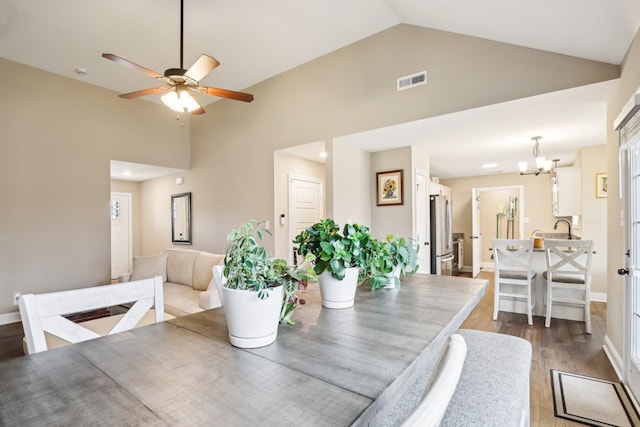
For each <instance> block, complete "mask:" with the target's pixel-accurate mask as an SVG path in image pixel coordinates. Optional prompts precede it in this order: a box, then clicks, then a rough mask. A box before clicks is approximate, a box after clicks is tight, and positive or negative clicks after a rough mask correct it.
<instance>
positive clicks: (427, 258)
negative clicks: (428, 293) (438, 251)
mask: <svg viewBox="0 0 640 427" xmlns="http://www.w3.org/2000/svg"><path fill="white" fill-rule="evenodd" d="M418 176H420V177H422V178H423V182H424V189H420V188H419V187H418ZM415 182H416V193H415V194H416V203H415V204H414V206H415V211H414V225H413V230H414V235H413V238H414V239H415V241H416V242H417V243H418V244H420V242H422V246H421V247H419V248H418V260H419V262H418V268H419V270H418V272H420V273H430V272H431V254H430V250H429V248H430V246H429V245H430V244H431V243H430V242H429V224H431V218H430V213H429V175H428V174H427V172H426V171H424V170H422V169H418V168H416V169H415ZM419 194H422V195H423V196H424V197H423V201H424V203H423V206H422V208H423V209H424V212H420V211H419V208H420V206H419V205H418V203H417V199H418V195H419ZM421 217H422V218H421ZM420 221H424V222H423V225H424V236H422V238H419V237H420V236H419V235H418V223H419V222H420ZM422 261H424V263H423V262H422Z"/></svg>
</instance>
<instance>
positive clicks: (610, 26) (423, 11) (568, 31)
mask: <svg viewBox="0 0 640 427" xmlns="http://www.w3.org/2000/svg"><path fill="white" fill-rule="evenodd" d="M184 10H185V12H184V14H185V15H184V20H185V32H184V62H185V67H188V66H189V65H190V64H192V63H193V62H194V61H195V60H196V59H197V58H198V57H199V56H200V54H202V53H207V54H210V55H212V56H215V57H216V58H217V59H218V60H219V61H220V63H221V65H220V66H219V67H218V68H217V69H216V70H214V71H213V72H212V73H211V74H210V75H209V76H207V77H205V79H203V81H202V83H203V84H205V85H210V86H215V87H222V88H227V89H231V90H237V91H242V90H244V89H245V88H247V87H249V86H251V85H254V84H256V83H258V82H260V81H263V80H265V79H267V78H269V77H272V76H274V75H277V74H279V73H282V72H284V71H286V70H289V69H291V68H294V67H296V66H298V65H300V64H303V63H306V62H308V61H310V60H312V59H314V58H317V57H319V56H322V55H324V54H327V53H329V52H331V51H334V50H336V49H338V48H341V47H343V46H346V45H348V44H351V43H353V42H356V41H358V40H361V39H363V38H366V37H368V36H370V35H372V34H375V33H377V32H380V31H382V30H385V29H387V28H390V27H392V26H394V25H397V24H399V23H407V24H412V25H418V26H424V27H430V28H435V29H440V30H446V31H451V32H456V33H461V34H466V35H471V36H476V37H481V38H486V39H490V40H495V41H500V42H505V43H510V44H515V45H521V46H526V47H531V48H536V49H541V50H545V51H551V52H556V53H561V54H566V55H571V56H576V57H581V58H586V59H591V60H596V61H602V62H607V63H612V64H620V63H621V62H622V61H623V58H624V55H625V53H626V51H627V49H628V47H629V45H630V42H631V40H632V38H633V36H634V34H635V33H636V31H637V30H638V27H639V26H640V2H638V1H637V0H610V1H601V0H580V1H578V0H568V1H563V2H558V1H556V0H540V1H537V2H513V1H510V0H484V1H482V2H478V1H476V0H456V1H450V0H349V1H345V0H305V1H304V2H300V1H299V0H272V1H268V2H264V1H263V2H259V1H253V0H234V1H228V0H227V1H223V0H185V6H184ZM179 11H180V8H179V1H178V0H136V1H131V0H109V1H101V2H95V1H86V0H56V1H24V0H0V57H3V58H6V59H9V60H12V61H15V62H19V63H22V64H26V65H30V66H33V67H36V68H40V69H43V70H46V71H49V72H52V73H56V74H60V75H63V76H67V77H70V78H74V79H78V80H82V81H84V82H87V83H90V84H94V85H98V86H101V87H104V88H108V89H112V90H114V91H117V92H130V91H134V90H138V89H143V88H147V87H152V86H154V83H155V82H153V80H151V79H150V78H149V77H148V76H145V75H144V74H142V73H138V72H136V71H134V70H132V69H129V68H126V67H119V66H117V65H116V64H113V63H111V62H109V61H106V60H104V59H103V58H101V56H100V55H101V53H103V52H108V53H114V54H117V55H119V56H121V57H124V58H126V59H129V60H131V61H133V62H135V63H137V64H140V65H143V66H145V67H147V68H150V69H152V70H155V71H158V72H160V73H162V72H163V71H164V70H165V69H166V68H171V67H177V66H178V65H179V13H180V12H179ZM79 69H81V70H84V72H86V74H84V75H81V74H78V73H77V71H76V70H79ZM603 93H605V94H606V87H604V86H602V87H599V88H593V89H590V90H589V89H586V90H582V91H580V90H578V91H577V92H576V95H575V96H576V97H575V98H572V94H571V93H566V94H559V95H556V97H557V99H556V101H557V100H558V99H566V102H568V103H575V102H581V100H585V101H587V102H588V103H590V104H593V102H595V101H596V100H597V101H598V102H601V103H604V101H605V99H606V98H605V99H603ZM605 96H606V95H605ZM558 97H559V98H558ZM587 98H588V99H587ZM213 100H215V98H212V99H210V100H209V101H213ZM531 102H534V103H541V102H543V100H540V99H535V100H531ZM520 104H526V102H525V101H522V102H520ZM518 106H519V105H518V103H517V102H516V103H515V104H514V105H512V107H513V108H517V107H518ZM494 108H500V107H499V106H496V107H494ZM584 108H586V109H589V108H590V109H591V110H595V109H597V108H594V107H593V106H591V107H589V106H585V107H584ZM536 109H540V110H541V114H542V112H544V110H545V109H544V108H539V107H536ZM513 111H514V113H513V114H514V117H517V116H518V114H517V110H513ZM593 114H602V111H599V112H593ZM545 116H549V114H543V115H541V116H540V118H539V120H540V123H542V120H547V117H545ZM581 117H584V115H582V116H581ZM449 119H451V118H449ZM446 120H447V118H440V119H439V121H442V122H446ZM465 120H468V123H469V126H466V128H467V129H471V128H472V126H471V124H472V123H476V124H477V125H481V124H482V123H483V122H485V119H484V118H483V116H482V113H481V112H477V114H474V113H473V112H471V113H467V116H466V117H465ZM513 122H514V123H513V126H514V127H515V126H517V123H516V122H517V120H513ZM484 124H485V125H486V123H484ZM429 126H431V131H433V132H441V131H440V130H438V129H440V128H438V120H435V121H434V122H432V123H430V125H429ZM388 131H389V130H385V132H388ZM405 131H406V129H405ZM485 131H486V132H489V130H488V129H485ZM510 131H511V130H510V129H504V128H503V129H502V130H501V132H502V133H503V134H506V133H507V132H510ZM513 131H514V132H515V131H516V129H514V130H513ZM442 132H443V131H442ZM470 132H471V134H470V135H474V133H473V131H472V130H470ZM602 132H603V133H604V129H603V130H602ZM475 134H476V135H477V133H475ZM470 135H466V136H457V138H467V139H469V138H470ZM487 135H489V134H487ZM371 138H375V134H372V135H371ZM405 138H407V139H406V141H409V138H410V137H409V136H406V137H405ZM356 139H357V138H356ZM356 139H354V143H357V140H356ZM487 139H488V140H491V141H493V140H494V139H496V140H498V139H500V138H498V137H497V136H496V137H495V138H491V137H488V138H487ZM441 141H442V140H441ZM603 141H604V139H603ZM409 142H410V141H409ZM543 143H544V139H543V140H542V143H541V144H543ZM496 144H497V145H495V146H487V145H484V148H485V149H487V148H488V149H489V150H496V151H498V150H501V148H500V146H499V143H496ZM425 148H426V149H427V150H429V151H432V150H431V149H432V148H434V147H429V146H425ZM574 149H575V147H573V146H567V147H565V148H561V149H560V150H561V151H562V150H565V151H571V150H574ZM432 152H433V154H432V158H433V156H440V154H438V153H436V152H435V151H432ZM443 155H444V154H443ZM458 163H459V162H458ZM505 169H506V168H505ZM505 171H507V170H505ZM436 172H439V173H440V175H442V176H446V174H447V172H446V171H442V172H441V171H436ZM466 173H468V172H466V171H459V172H453V171H452V172H451V174H452V175H456V174H457V175H458V176H463V175H464V174H466Z"/></svg>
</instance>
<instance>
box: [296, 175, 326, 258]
mask: <svg viewBox="0 0 640 427" xmlns="http://www.w3.org/2000/svg"><path fill="white" fill-rule="evenodd" d="M322 187H323V184H322V180H320V179H316V178H310V177H304V176H298V175H292V174H290V175H289V236H288V239H287V240H288V241H289V262H290V263H292V264H293V263H294V261H295V259H294V258H297V257H295V256H294V254H293V251H294V245H293V238H294V237H295V236H296V235H297V234H298V233H300V232H301V231H302V230H304V229H306V228H307V227H310V226H312V225H313V224H315V223H316V222H318V221H320V219H322V216H323V212H324V202H323V196H322V195H323V188H322ZM297 261H298V263H300V261H301V260H300V259H297Z"/></svg>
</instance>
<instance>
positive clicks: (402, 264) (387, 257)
mask: <svg viewBox="0 0 640 427" xmlns="http://www.w3.org/2000/svg"><path fill="white" fill-rule="evenodd" d="M372 258H373V260H372V263H371V264H372V267H371V270H372V271H371V273H370V275H371V288H372V289H380V288H399V287H400V277H401V276H402V277H406V276H407V275H411V274H414V273H415V272H416V271H418V246H417V245H414V244H413V241H412V240H411V239H406V238H404V237H399V236H396V235H393V234H389V235H387V237H386V240H385V241H384V242H382V241H378V245H377V247H376V250H375V255H374V256H373V257H372Z"/></svg>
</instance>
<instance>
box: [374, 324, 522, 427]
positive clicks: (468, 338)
mask: <svg viewBox="0 0 640 427" xmlns="http://www.w3.org/2000/svg"><path fill="white" fill-rule="evenodd" d="M456 333H457V334H458V335H461V336H462V337H463V338H464V340H465V343H466V345H467V354H466V357H465V359H464V365H463V367H462V372H461V373H460V378H459V380H458V384H457V386H456V389H455V392H454V393H453V396H452V398H451V401H450V402H449V405H448V406H447V410H446V412H445V414H444V417H443V418H442V421H441V423H440V426H442V427H444V426H455V427H460V426H474V427H481V426H484V427H491V426H495V427H507V426H528V425H529V421H530V420H529V412H530V408H529V405H530V403H529V372H530V370H531V343H529V342H528V341H526V340H524V339H522V338H518V337H514V336H511V335H504V334H497V333H492V332H484V331H474V330H469V329H461V330H459V331H458V332H456ZM429 374H430V373H426V375H425V377H427V376H429ZM427 386H428V380H427V379H426V378H420V379H418V380H416V381H415V382H414V383H413V384H412V385H411V386H410V388H409V390H408V391H407V393H406V394H405V395H404V396H403V397H402V399H401V402H400V403H399V404H398V407H397V408H394V410H393V411H391V413H390V416H389V417H388V418H387V420H386V422H385V423H384V424H385V425H400V424H401V423H402V422H403V421H404V420H405V419H406V418H407V417H408V416H409V415H410V414H411V413H412V411H413V410H414V408H416V407H417V406H418V404H419V403H420V401H421V399H422V396H423V395H424V392H425V390H426V389H427Z"/></svg>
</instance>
